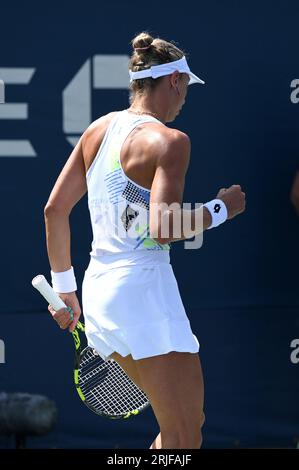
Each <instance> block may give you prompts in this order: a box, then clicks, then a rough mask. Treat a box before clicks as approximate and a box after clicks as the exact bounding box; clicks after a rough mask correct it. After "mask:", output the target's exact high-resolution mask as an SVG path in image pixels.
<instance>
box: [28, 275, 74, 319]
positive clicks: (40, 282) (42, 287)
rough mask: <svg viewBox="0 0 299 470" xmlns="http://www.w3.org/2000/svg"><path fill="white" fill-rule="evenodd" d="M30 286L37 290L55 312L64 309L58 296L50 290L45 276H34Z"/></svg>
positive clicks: (63, 304)
mask: <svg viewBox="0 0 299 470" xmlns="http://www.w3.org/2000/svg"><path fill="white" fill-rule="evenodd" d="M31 284H32V285H33V287H35V289H37V290H38V291H39V292H40V293H41V295H42V296H43V297H44V298H45V299H46V300H47V302H48V303H49V304H51V305H52V307H53V308H54V310H55V311H56V312H57V311H58V310H60V309H61V308H66V305H65V303H64V302H63V300H62V299H61V298H60V297H59V295H58V294H57V293H56V292H55V291H54V290H53V289H52V287H51V286H50V284H49V283H48V281H47V279H46V278H45V276H43V275H42V274H39V275H38V276H35V277H34V278H33V279H32V281H31Z"/></svg>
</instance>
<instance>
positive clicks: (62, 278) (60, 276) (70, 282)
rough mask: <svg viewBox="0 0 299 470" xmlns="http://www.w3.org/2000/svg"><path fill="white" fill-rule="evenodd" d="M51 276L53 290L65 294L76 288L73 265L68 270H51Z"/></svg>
mask: <svg viewBox="0 0 299 470" xmlns="http://www.w3.org/2000/svg"><path fill="white" fill-rule="evenodd" d="M51 277H52V287H53V290H54V291H55V292H59V293H60V294H67V293H69V292H75V291H76V290H77V284H76V278H75V274H74V268H73V266H71V268H70V269H69V270H68V271H62V272H60V273H54V272H53V271H52V270H51Z"/></svg>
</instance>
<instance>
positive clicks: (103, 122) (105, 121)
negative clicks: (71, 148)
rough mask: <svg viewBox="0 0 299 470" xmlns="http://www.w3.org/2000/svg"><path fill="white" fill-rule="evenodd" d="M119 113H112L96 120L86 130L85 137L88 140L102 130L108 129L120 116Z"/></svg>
mask: <svg viewBox="0 0 299 470" xmlns="http://www.w3.org/2000/svg"><path fill="white" fill-rule="evenodd" d="M118 112H119V111H112V112H111V113H108V114H104V115H103V116H101V117H99V118H98V119H95V120H94V121H93V122H92V123H91V124H90V125H89V126H88V127H87V129H86V130H85V132H84V134H83V137H85V139H86V138H88V137H90V136H92V135H93V134H94V133H95V132H98V131H99V130H100V129H102V128H105V127H107V125H109V122H110V121H111V119H112V118H113V117H114V116H115V115H116V114H118Z"/></svg>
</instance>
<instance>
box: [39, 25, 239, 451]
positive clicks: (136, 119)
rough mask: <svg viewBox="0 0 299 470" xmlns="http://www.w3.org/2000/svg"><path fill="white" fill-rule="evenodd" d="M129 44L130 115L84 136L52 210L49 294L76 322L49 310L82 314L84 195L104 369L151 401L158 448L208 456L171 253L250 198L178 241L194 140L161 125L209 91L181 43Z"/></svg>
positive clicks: (199, 381)
mask: <svg viewBox="0 0 299 470" xmlns="http://www.w3.org/2000/svg"><path fill="white" fill-rule="evenodd" d="M132 46H133V49H134V52H133V54H132V56H131V58H130V63H129V74H130V97H129V101H130V107H129V108H128V109H124V110H121V111H113V112H111V113H109V114H107V115H105V116H102V117H100V118H99V119H97V120H96V121H94V122H93V123H92V124H91V125H90V126H89V127H88V128H87V129H86V131H85V132H84V133H83V135H82V136H81V138H80V140H79V142H78V144H77V145H76V147H75V149H74V151H73V152H72V153H71V155H70V157H69V159H68V160H67V162H66V164H65V166H64V168H63V169H62V171H61V174H60V175H59V177H58V179H57V181H56V183H55V186H54V188H53V190H52V192H51V194H50V197H49V200H48V202H47V204H46V207H45V222H46V236H47V249H48V256H49V262H50V266H51V275H52V285H53V288H54V290H55V291H56V292H58V293H59V295H60V297H61V298H62V299H63V300H64V302H65V303H66V304H67V305H69V306H70V307H71V308H72V309H73V311H74V318H73V319H72V318H70V316H69V313H68V312H65V311H64V310H60V311H58V312H55V311H54V310H53V309H52V308H51V306H49V310H50V312H51V314H52V315H53V318H54V320H56V321H57V323H58V324H59V326H60V327H61V328H63V329H65V328H69V329H70V331H72V330H73V329H74V327H75V325H76V322H77V321H78V318H79V316H80V314H81V310H80V306H79V302H78V299H77V296H76V289H77V286H76V280H75V276H74V270H73V267H72V263H71V254H70V227H69V215H70V212H71V210H72V208H73V207H74V206H75V204H76V203H77V202H78V201H79V200H80V199H81V198H82V197H83V196H84V195H85V193H86V192H87V193H88V207H89V211H90V218H91V224H92V230H93V242H92V251H91V252H90V255H91V256H90V263H89V265H88V268H87V270H86V271H85V275H84V280H83V285H82V307H83V314H84V320H85V327H86V335H87V339H88V343H89V345H90V346H91V347H93V348H95V349H96V350H97V352H98V353H99V354H100V355H101V357H103V358H104V359H106V358H107V357H112V358H113V359H115V360H116V361H118V362H119V364H120V365H121V366H122V367H123V369H124V370H125V371H126V372H127V374H128V375H129V376H130V377H131V378H132V379H133V380H134V381H135V382H136V384H137V385H138V386H139V387H140V388H142V389H143V390H144V392H145V393H146V394H147V396H148V398H149V400H150V403H151V405H152V408H153V411H154V413H155V416H156V418H157V421H158V424H159V428H160V433H159V435H158V436H157V437H156V439H155V440H154V441H153V443H152V445H151V447H150V448H151V449H166V448H169V449H180V448H185V449H191V448H193V449H195V448H200V446H201V442H202V434H201V427H202V425H203V423H204V412H203V406H204V385H203V377H202V370H201V364H200V359H199V355H198V351H199V343H198V340H197V338H196V337H195V335H194V334H193V332H192V330H191V327H190V322H189V319H188V317H187V315H186V312H185V310H184V306H183V304H182V300H181V297H180V294H179V290H178V286H177V282H176V279H175V277H174V274H173V270H172V266H171V264H170V257H169V248H170V243H171V242H172V241H174V240H178V239H182V240H184V239H187V238H190V237H192V236H194V234H198V233H201V232H203V230H206V229H208V228H213V227H216V226H218V225H219V224H221V223H223V222H225V221H226V220H227V219H231V218H233V217H235V216H236V215H237V214H240V213H241V212H243V211H244V209H245V194H244V193H243V192H242V190H241V187H240V186H239V185H232V186H231V187H230V188H227V189H225V188H222V189H221V190H220V191H219V192H218V194H217V196H216V198H215V199H213V200H212V201H209V202H207V203H206V204H204V205H202V206H201V207H199V208H197V209H194V210H192V211H189V215H190V216H191V222H192V230H190V231H189V232H188V230H186V231H184V232H183V233H181V234H180V235H179V236H178V235H177V234H175V230H174V226H175V223H177V218H178V217H179V218H180V219H179V226H180V227H181V226H182V225H183V224H182V220H183V216H184V214H186V211H184V210H181V211H180V210H178V209H177V207H178V206H179V207H181V205H182V197H183V190H184V179H185V174H186V171H187V167H188V163H189V158H190V139H189V137H188V135H187V134H185V133H183V132H181V131H179V130H177V129H173V128H169V127H167V125H166V123H168V122H172V121H174V119H175V118H176V116H177V115H178V114H179V113H180V111H181V109H182V106H183V105H184V103H185V100H186V95H187V90H188V85H190V84H192V83H198V84H201V83H204V82H203V81H202V80H201V79H200V78H199V77H197V76H196V75H195V74H194V73H192V72H191V70H190V68H189V66H188V63H187V59H186V56H185V54H184V52H183V51H182V50H180V49H179V48H178V47H177V46H176V45H175V44H174V43H172V42H167V41H165V40H162V39H160V38H156V39H153V38H152V37H151V35H150V34H148V33H147V32H142V33H140V34H139V35H137V36H136V37H135V38H134V39H133V40H132ZM173 203H176V205H175V204H173ZM171 205H172V206H171ZM175 207H176V209H175ZM198 220H201V221H202V223H201V224H198V223H197V222H196V221H198ZM165 224H166V227H165ZM191 232H192V233H191Z"/></svg>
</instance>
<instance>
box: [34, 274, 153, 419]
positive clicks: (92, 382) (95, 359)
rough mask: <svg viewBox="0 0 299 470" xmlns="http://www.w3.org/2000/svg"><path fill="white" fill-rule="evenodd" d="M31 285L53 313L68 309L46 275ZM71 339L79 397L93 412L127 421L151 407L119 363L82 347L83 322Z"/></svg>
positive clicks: (79, 324) (83, 337)
mask: <svg viewBox="0 0 299 470" xmlns="http://www.w3.org/2000/svg"><path fill="white" fill-rule="evenodd" d="M32 285H33V287H35V288H36V289H37V290H38V291H39V292H40V293H41V295H42V296H43V297H44V298H45V299H46V300H47V301H48V303H49V304H51V305H52V307H53V308H54V310H56V311H58V310H60V309H61V308H66V307H67V306H66V305H65V303H64V302H63V301H62V299H61V298H60V297H59V295H58V294H57V293H56V292H54V290H53V289H52V287H51V286H50V284H49V283H48V282H47V280H46V278H45V277H44V276H43V275H41V274H39V275H38V276H36V277H34V278H33V279H32ZM72 336H73V339H74V343H75V366H74V381H75V386H76V389H77V392H78V395H79V397H80V398H81V400H82V401H83V403H84V404H85V405H86V406H87V407H88V408H89V409H90V410H91V411H93V412H94V413H96V414H98V415H101V416H106V417H108V418H112V419H117V418H124V419H127V418H129V417H130V416H134V415H137V414H139V413H140V412H141V411H143V410H145V409H146V408H147V407H148V406H149V401H148V398H147V396H146V395H145V393H144V392H143V391H142V390H140V388H139V387H137V385H136V384H135V383H134V382H133V381H132V380H131V379H130V378H129V377H128V376H127V374H126V373H125V371H124V370H123V369H122V368H121V367H120V365H119V364H118V363H117V362H116V361H114V360H113V359H107V360H106V361H104V360H103V359H102V358H101V356H99V354H98V353H97V352H96V351H95V349H93V348H91V347H89V346H85V347H83V344H86V336H85V327H84V325H83V323H81V322H80V321H78V323H77V325H76V328H75V329H74V331H73V332H72Z"/></svg>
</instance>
